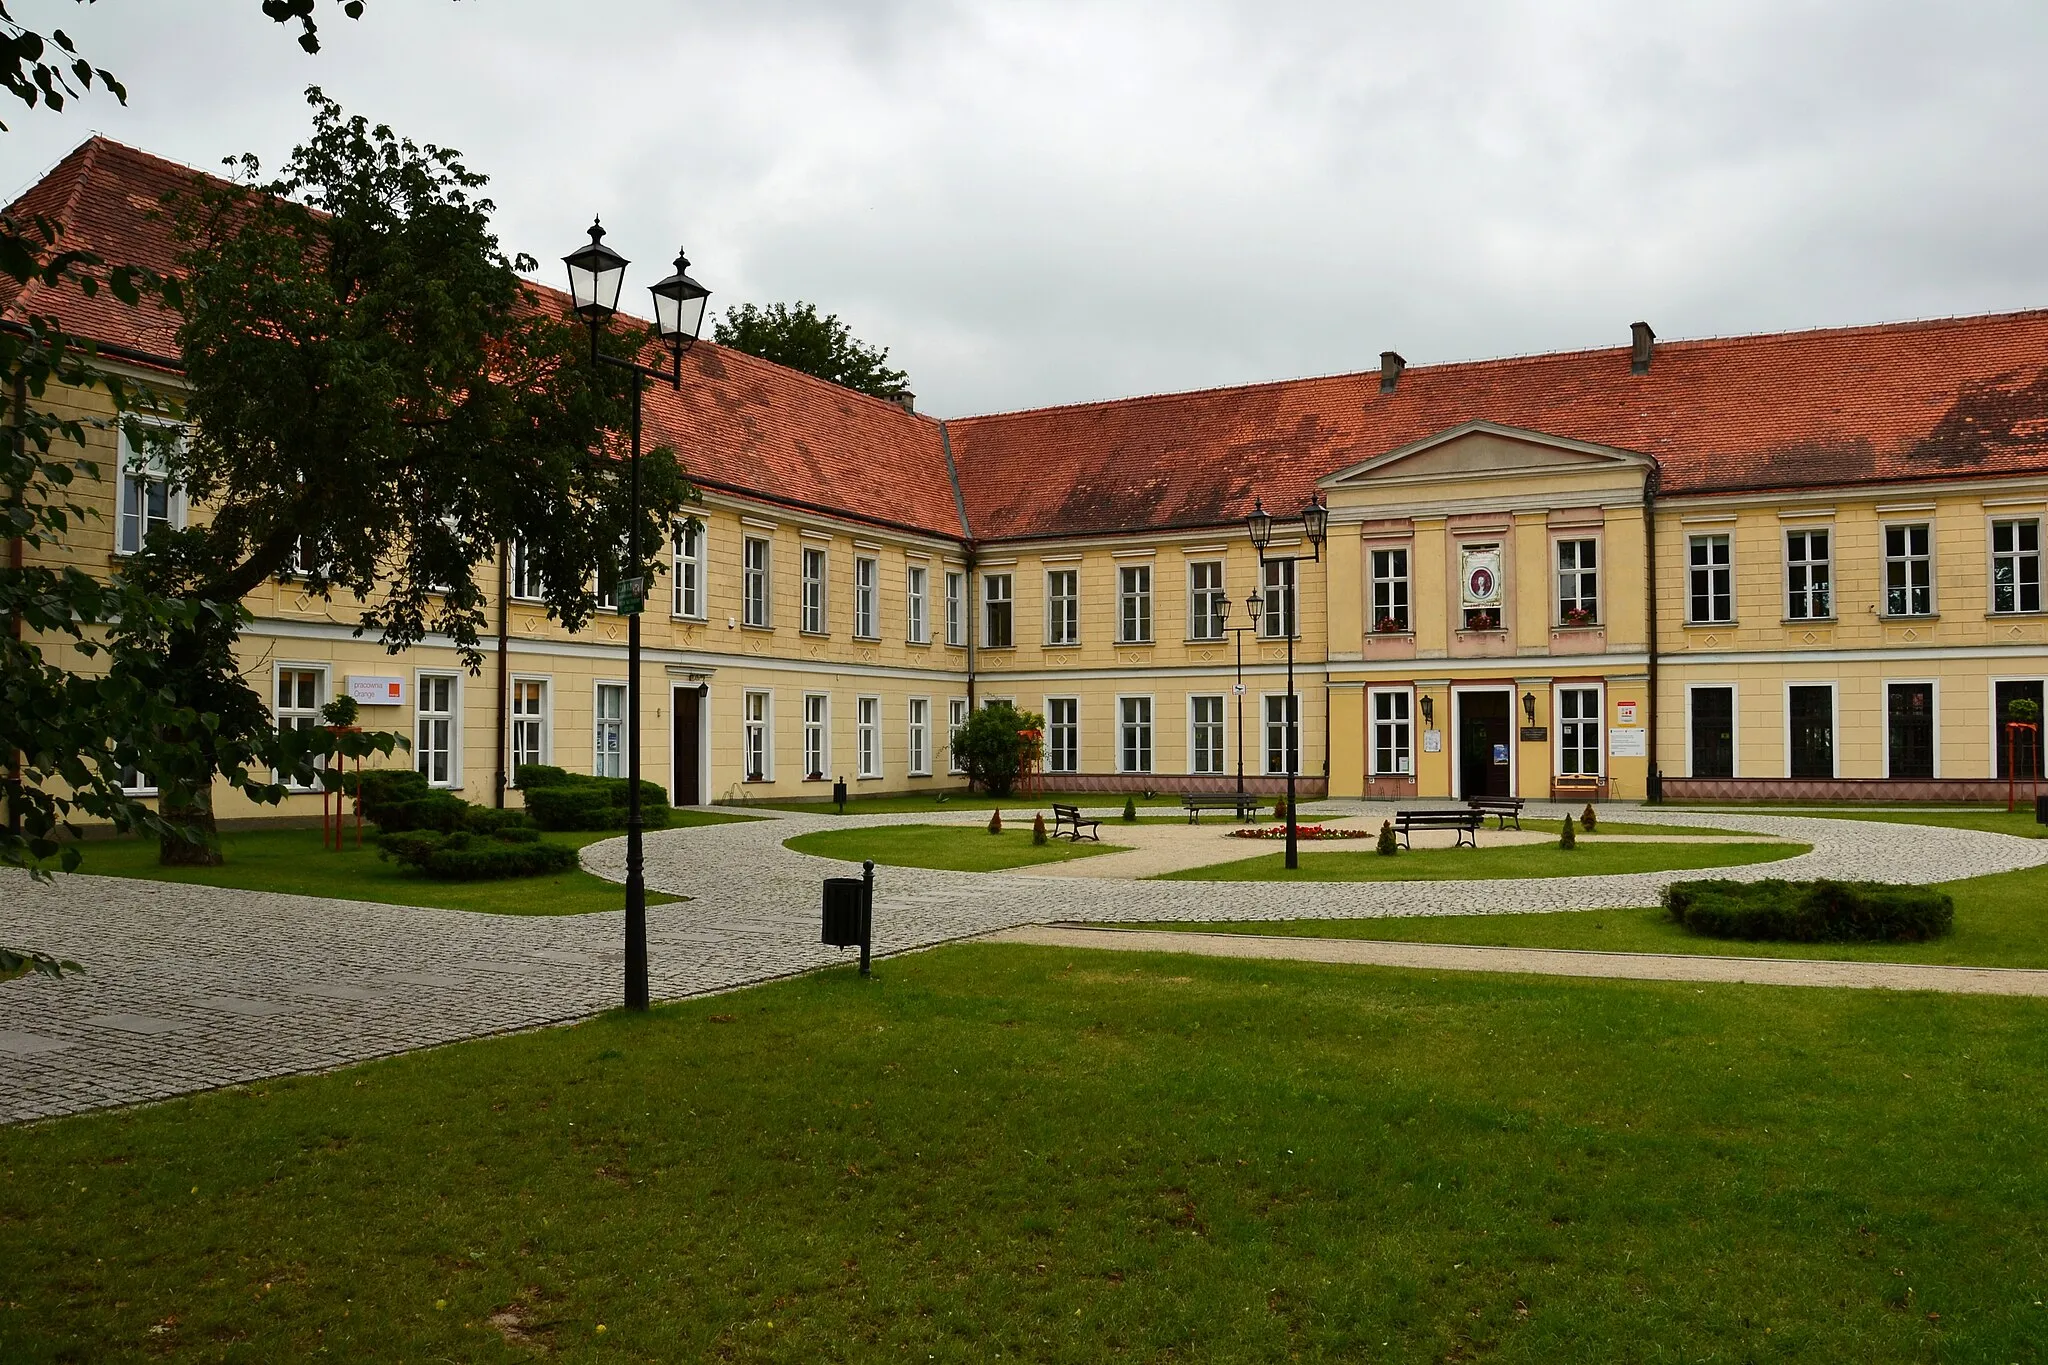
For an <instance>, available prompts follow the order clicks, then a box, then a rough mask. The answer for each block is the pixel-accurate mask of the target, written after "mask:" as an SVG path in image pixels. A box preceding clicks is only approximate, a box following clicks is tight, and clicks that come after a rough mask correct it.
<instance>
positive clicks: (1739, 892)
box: [1664, 879, 1956, 943]
mask: <svg viewBox="0 0 2048 1365" xmlns="http://www.w3.org/2000/svg"><path fill="white" fill-rule="evenodd" d="M1664 909H1665V912H1666V913H1668V914H1669V915H1670V916H1671V918H1672V919H1673V920H1675V921H1676V922H1678V923H1679V924H1682V925H1684V926H1685V927H1686V928H1688V929H1690V930H1692V931H1693V932H1694V933H1696V934H1703V935H1706V936H1707V937H1709V938H1740V939H1777V940H1781V941H1784V942H1788V943H1916V942H1920V941H1922V940H1925V939H1930V938H1940V937H1941V936H1942V935H1944V934H1946V933H1948V932H1949V931H1950V930H1952V929H1954V928H1955V923H1956V907H1955V902H1954V901H1953V900H1952V899H1950V897H1949V896H1948V894H1947V893H1946V892H1942V891H1937V890H1935V889H1934V888H1933V887H1931V886H1891V885H1887V884H1886V883H1883V882H1833V881H1813V882H1787V881H1779V880H1776V879H1772V880H1769V881H1760V882H1735V881H1727V880H1721V879H1717V880H1713V881H1697V882H1673V883H1672V884H1671V885H1669V886H1667V887H1665V888H1664Z"/></svg>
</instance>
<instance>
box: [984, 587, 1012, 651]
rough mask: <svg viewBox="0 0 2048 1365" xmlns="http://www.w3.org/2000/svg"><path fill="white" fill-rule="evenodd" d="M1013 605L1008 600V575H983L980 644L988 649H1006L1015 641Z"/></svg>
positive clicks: (1009, 599)
mask: <svg viewBox="0 0 2048 1365" xmlns="http://www.w3.org/2000/svg"><path fill="white" fill-rule="evenodd" d="M1014 607H1015V603H1013V602H1012V601H1011V598H1010V575H1008V574H1006V573H992V574H984V575H983V576H982V580H981V643H982V644H983V645H985V646H987V647H988V648H989V649H1008V648H1009V647H1010V646H1011V644H1012V643H1013V642H1014V641H1015V639H1016V636H1015V633H1014V631H1015V625H1016V622H1015V620H1014Z"/></svg>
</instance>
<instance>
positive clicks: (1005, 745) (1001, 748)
mask: <svg viewBox="0 0 2048 1365" xmlns="http://www.w3.org/2000/svg"><path fill="white" fill-rule="evenodd" d="M1044 732H1045V717H1043V716H1041V715H1039V714H1038V713H1037V712H1035V711H1019V710H1018V709H1017V708H1016V707H1014V706H1012V705H1010V703H1008V702H1006V701H998V702H990V703H989V704H988V705H987V706H984V707H982V708H981V709H980V710H979V711H976V712H975V713H974V714H973V715H970V716H969V717H968V718H967V723H966V724H965V725H963V726H961V727H960V728H959V729H958V730H955V731H954V732H953V758H954V761H955V762H957V763H958V764H959V765H960V766H961V767H962V768H963V769H965V770H966V772H967V780H968V781H969V782H970V783H973V784H975V785H977V786H979V787H980V788H981V789H982V790H983V791H986V792H987V793H988V794H989V795H991V796H1008V795H1009V794H1010V790H1011V788H1013V787H1015V786H1016V785H1017V778H1018V776H1019V775H1021V774H1022V773H1023V772H1025V771H1026V770H1027V769H1028V768H1030V767H1031V766H1032V765H1033V764H1035V763H1037V762H1038V758H1039V755H1040V754H1041V753H1042V752H1043V751H1044V741H1043V740H1042V739H1041V738H1040V736H1041V735H1043V734H1044Z"/></svg>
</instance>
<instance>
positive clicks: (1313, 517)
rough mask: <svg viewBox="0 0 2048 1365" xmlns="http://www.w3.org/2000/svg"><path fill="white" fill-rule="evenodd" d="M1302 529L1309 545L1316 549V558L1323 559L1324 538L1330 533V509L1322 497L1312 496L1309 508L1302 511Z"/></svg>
mask: <svg viewBox="0 0 2048 1365" xmlns="http://www.w3.org/2000/svg"><path fill="white" fill-rule="evenodd" d="M1301 529H1302V533H1303V534H1304V535H1306V536H1307V537H1308V543H1309V544H1310V545H1312V546H1314V547H1315V552H1316V558H1317V559H1321V558H1322V557H1323V537H1324V536H1326V535H1328V534H1329V531H1330V509H1329V508H1327V507H1325V506H1324V505H1323V500H1322V499H1321V498H1320V497H1317V496H1311V497H1310V498H1309V500H1308V506H1306V507H1304V508H1302V509H1301Z"/></svg>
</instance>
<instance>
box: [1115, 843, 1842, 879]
mask: <svg viewBox="0 0 2048 1365" xmlns="http://www.w3.org/2000/svg"><path fill="white" fill-rule="evenodd" d="M1597 838H1598V836H1593V838H1589V839H1588V840H1587V841H1586V842H1585V843H1582V844H1580V845H1579V847H1577V848H1575V849H1570V850H1565V849H1561V848H1559V847H1558V846H1557V845H1556V844H1554V843H1548V844H1505V845H1500V846H1496V847H1494V848H1478V849H1472V848H1419V849H1416V850H1414V851H1413V852H1406V851H1404V852H1402V853H1400V854H1398V855H1397V856H1395V857H1392V858H1383V857H1381V856H1380V855H1379V854H1378V853H1375V852H1374V851H1373V848H1372V845H1371V843H1369V842H1366V841H1364V840H1361V841H1360V843H1361V844H1363V847H1361V848H1357V849H1356V851H1354V850H1353V848H1349V847H1347V848H1346V849H1344V851H1342V852H1324V851H1321V850H1314V849H1312V850H1309V851H1306V852H1304V853H1303V854H1302V855H1301V859H1300V862H1301V866H1300V868H1299V869H1297V870H1296V871H1293V872H1289V871H1288V870H1287V861H1286V860H1287V855H1286V853H1284V852H1279V853H1270V854H1267V855H1265V856H1263V857H1257V858H1245V859H1241V860H1240V861H1238V862H1234V863H1216V864H1213V865H1211V866H1208V867H1190V868H1186V869H1183V870H1182V871H1179V872H1165V873H1161V874H1160V875H1159V876H1157V877H1154V878H1152V879H1151V880H1153V881H1174V882H1277V881H1301V882H1427V881H1448V880H1452V879H1459V878H1462V879H1465V880H1469V881H1478V880H1491V879H1496V878H1527V877H1590V876H1594V875H1598V874H1605V873H1613V872H1662V871H1666V870H1669V869H1671V868H1692V867H1734V866H1737V865H1739V864H1743V863H1762V862H1770V861H1772V860H1774V859H1780V858H1790V857H1794V856H1796V855H1798V854H1801V853H1805V852H1807V851H1808V850H1809V848H1810V845H1807V844H1794V843H1774V844H1601V843H1597V842H1595V840H1597Z"/></svg>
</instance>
